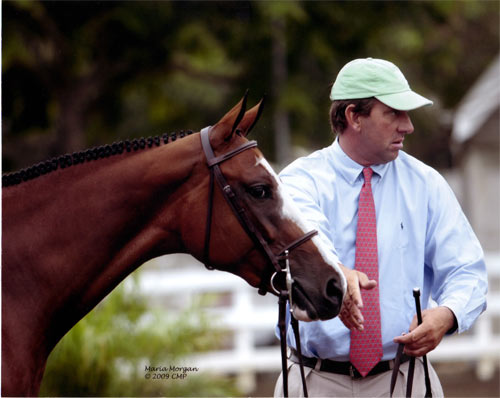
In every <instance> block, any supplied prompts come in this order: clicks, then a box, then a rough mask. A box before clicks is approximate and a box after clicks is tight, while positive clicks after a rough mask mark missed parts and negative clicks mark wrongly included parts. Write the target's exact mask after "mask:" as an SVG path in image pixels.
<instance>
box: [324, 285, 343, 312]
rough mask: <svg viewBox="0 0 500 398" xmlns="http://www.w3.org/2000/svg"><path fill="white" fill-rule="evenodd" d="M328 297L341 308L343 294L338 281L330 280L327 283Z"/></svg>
mask: <svg viewBox="0 0 500 398" xmlns="http://www.w3.org/2000/svg"><path fill="white" fill-rule="evenodd" d="M326 296H327V297H328V298H329V299H330V300H331V301H333V302H334V303H335V304H336V305H338V306H340V304H341V303H342V297H343V292H342V289H341V287H340V282H339V281H337V280H336V279H330V280H329V281H328V282H327V283H326Z"/></svg>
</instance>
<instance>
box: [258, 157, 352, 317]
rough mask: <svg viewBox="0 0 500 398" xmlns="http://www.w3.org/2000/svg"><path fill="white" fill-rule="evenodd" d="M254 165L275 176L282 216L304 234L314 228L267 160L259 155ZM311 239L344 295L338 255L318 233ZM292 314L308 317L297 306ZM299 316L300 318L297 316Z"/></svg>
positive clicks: (344, 290) (344, 282)
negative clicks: (308, 223) (337, 276)
mask: <svg viewBox="0 0 500 398" xmlns="http://www.w3.org/2000/svg"><path fill="white" fill-rule="evenodd" d="M256 165H257V166H259V165H260V166H262V167H264V168H265V169H266V170H267V171H268V172H269V174H271V175H272V176H273V177H274V178H275V180H276V183H277V185H278V195H280V197H281V199H282V203H283V207H282V209H281V211H282V213H283V216H284V217H285V218H288V219H289V220H291V221H293V222H294V223H295V224H297V225H298V226H299V228H301V229H302V232H303V233H304V234H305V233H307V232H309V231H311V230H312V229H314V228H312V227H309V226H308V225H307V221H306V220H305V219H304V218H303V217H302V215H301V213H300V210H299V208H298V206H297V205H296V204H295V202H294V201H293V200H292V198H291V197H290V196H289V195H288V194H287V193H286V192H285V190H284V188H283V184H282V183H281V181H280V179H279V177H278V175H277V174H276V173H275V172H274V170H273V168H272V167H271V165H270V164H269V163H268V161H267V160H266V159H265V158H263V157H261V158H258V159H257V164H256ZM311 240H312V242H313V243H314V244H315V246H316V248H317V249H318V251H319V253H320V254H321V256H322V257H323V260H324V261H325V262H326V263H327V264H330V265H331V266H332V267H333V268H334V269H335V271H336V272H337V274H339V276H340V279H341V284H342V291H343V294H344V295H345V292H346V289H347V282H346V280H345V277H344V273H343V272H342V270H341V269H340V267H339V264H340V261H339V259H338V257H337V256H336V255H335V254H334V253H332V252H331V251H330V250H327V248H326V247H325V244H324V243H323V241H322V240H321V238H320V237H319V236H318V235H315V236H313V238H312V239H311ZM294 316H295V318H297V319H299V320H303V319H302V317H305V318H307V319H308V317H307V314H306V313H305V311H302V310H300V309H298V308H296V309H295V310H294ZM299 316H300V317H301V318H299Z"/></svg>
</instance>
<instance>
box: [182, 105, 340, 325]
mask: <svg viewBox="0 0 500 398" xmlns="http://www.w3.org/2000/svg"><path fill="white" fill-rule="evenodd" d="M245 103H246V97H245V98H243V99H242V100H241V101H240V103H239V104H238V105H236V106H235V107H234V108H233V109H232V110H231V111H229V112H228V113H227V114H226V115H225V116H224V117H223V118H222V119H221V120H220V121H219V122H218V123H217V124H216V125H214V126H212V127H211V128H209V129H206V131H204V132H203V133H202V136H203V135H206V138H205V143H204V144H203V146H204V149H205V151H207V150H208V152H211V150H213V153H211V154H209V153H207V154H206V156H207V158H208V159H207V161H204V162H203V166H202V167H203V168H204V169H205V175H206V177H205V178H204V181H203V183H200V184H199V190H200V191H199V192H198V193H199V195H206V196H205V197H201V198H200V197H198V200H199V203H204V202H205V201H207V203H208V206H205V209H203V207H204V206H203V205H201V204H200V206H201V207H200V215H199V217H197V225H196V226H194V225H193V226H192V227H193V228H191V231H193V229H196V230H197V233H196V235H197V236H198V237H199V238H200V239H196V240H197V241H198V247H197V248H192V249H194V250H191V251H192V252H193V253H196V254H197V257H198V258H199V259H200V260H201V261H203V262H205V264H206V265H207V266H208V267H211V268H212V267H213V268H217V269H220V270H225V271H229V272H231V273H234V274H236V275H238V276H240V277H242V278H243V279H245V280H246V281H247V282H248V283H249V284H250V285H252V286H256V287H257V286H260V288H261V292H265V291H266V290H267V291H270V292H273V291H275V290H276V289H278V290H281V289H285V283H286V282H285V278H284V275H279V276H278V277H276V278H274V279H273V281H271V276H272V274H273V273H274V271H275V267H276V264H277V261H278V257H280V258H281V261H280V265H282V266H284V265H283V261H284V260H283V254H284V249H286V248H288V249H289V255H288V259H289V265H290V270H291V275H292V277H293V280H294V283H293V285H292V286H293V295H292V297H293V306H294V315H295V317H296V318H298V319H300V320H306V321H309V320H316V319H330V318H332V317H334V316H336V315H337V314H338V313H339V310H340V306H341V303H342V298H343V295H344V292H345V286H346V283H345V279H344V276H343V274H342V272H341V270H340V268H339V266H338V260H337V258H336V257H335V256H334V255H333V254H331V251H329V250H328V249H327V248H325V247H324V244H323V243H322V241H321V240H320V239H319V238H318V237H317V236H314V237H312V238H309V235H307V236H306V234H307V233H308V232H310V231H311V229H312V228H311V227H310V226H307V225H306V222H305V221H304V220H303V218H302V217H301V214H300V210H299V209H298V208H297V207H296V206H295V205H294V203H293V201H292V200H291V198H289V197H288V196H287V195H286V194H285V193H284V191H283V188H282V186H281V183H280V180H279V178H278V176H277V175H276V173H275V172H274V171H273V169H272V168H271V166H270V165H269V163H268V162H267V161H266V159H265V158H264V156H263V155H262V153H261V152H260V151H259V150H258V149H257V148H256V147H255V146H252V145H251V144H249V141H248V140H247V139H246V135H247V134H248V132H249V131H250V130H251V128H252V127H253V125H254V124H255V122H256V121H257V119H258V117H259V115H260V112H261V109H262V103H259V104H258V105H257V106H255V107H254V108H252V109H250V110H249V111H247V112H246V113H245ZM202 141H203V138H202ZM207 147H210V148H209V149H207ZM228 155H229V156H228ZM207 163H208V164H207ZM214 165H216V167H220V169H219V170H220V172H221V174H222V175H223V180H224V181H223V182H222V183H220V184H218V183H217V182H214V181H213V180H215V181H217V175H216V174H217V173H215V177H214V176H212V177H209V175H208V173H207V170H208V169H209V168H213V167H214ZM212 172H213V171H212ZM225 185H228V186H229V187H230V188H228V187H227V186H226V188H224V186H225ZM224 190H226V191H230V192H227V194H226V198H224V194H223V191H224ZM228 196H229V197H230V196H233V199H232V200H231V199H228ZM200 199H201V201H200ZM237 214H240V215H237ZM245 224H246V225H245ZM207 226H208V227H207ZM203 234H204V235H203ZM302 238H303V239H302ZM200 242H202V243H201V245H200ZM294 243H295V244H294ZM202 245H204V247H202ZM280 255H281V256H280ZM273 262H274V265H273ZM276 285H278V286H276Z"/></svg>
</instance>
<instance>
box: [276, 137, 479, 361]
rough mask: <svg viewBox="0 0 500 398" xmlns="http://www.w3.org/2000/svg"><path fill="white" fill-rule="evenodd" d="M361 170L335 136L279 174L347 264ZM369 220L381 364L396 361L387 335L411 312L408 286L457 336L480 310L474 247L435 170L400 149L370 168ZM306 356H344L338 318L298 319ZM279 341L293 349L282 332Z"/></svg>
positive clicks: (344, 332)
mask: <svg viewBox="0 0 500 398" xmlns="http://www.w3.org/2000/svg"><path fill="white" fill-rule="evenodd" d="M362 169H363V166H361V165H359V164H357V163H356V162H354V161H353V160H352V159H351V158H349V157H348V156H347V155H346V154H345V153H344V152H343V150H342V148H341V147H340V145H339V143H338V140H335V141H334V143H333V144H332V145H331V146H329V147H327V148H324V149H321V150H318V151H316V152H314V153H312V154H311V155H309V156H307V157H303V158H299V159H297V160H296V161H294V162H292V163H291V164H290V165H289V166H287V167H286V168H285V169H284V170H283V171H282V172H281V173H280V177H281V180H282V182H283V183H284V185H285V189H286V191H287V192H288V193H289V194H290V195H291V196H292V198H293V199H294V201H295V202H296V203H297V204H298V206H299V208H300V209H301V211H302V214H303V215H304V217H305V218H306V219H307V220H308V221H309V222H310V223H311V224H312V225H311V227H313V228H316V229H317V230H318V231H319V235H320V237H321V238H322V239H323V240H324V241H325V242H326V243H327V247H330V248H331V250H332V251H333V252H334V253H335V254H336V255H337V257H338V258H339V259H340V261H341V262H342V263H343V264H344V265H345V266H346V267H348V268H351V269H352V268H354V258H355V237H356V225H357V220H358V217H357V213H358V198H359V192H360V190H361V186H362V185H363V174H362ZM372 169H373V171H374V174H373V177H372V190H373V196H374V201H375V209H376V216H377V239H378V259H379V287H380V306H381V322H382V344H383V350H384V355H383V357H382V360H388V359H393V358H394V357H395V356H396V350H397V345H396V344H395V343H394V342H393V338H394V337H396V336H399V335H401V333H403V332H407V331H408V328H409V326H410V323H411V321H412V319H413V316H414V315H415V301H414V298H413V294H412V291H413V288H415V287H419V288H420V290H421V293H422V295H421V303H422V309H425V308H428V306H429V299H430V298H431V297H432V299H433V300H434V301H435V302H436V303H437V304H438V305H442V306H446V307H448V308H450V309H451V310H452V311H453V313H454V314H455V317H456V319H457V322H458V331H459V332H462V331H465V330H467V329H468V328H469V327H470V326H471V325H472V324H473V322H474V321H475V320H476V318H477V317H478V316H479V315H480V314H481V312H483V311H484V310H485V309H486V293H487V276H486V267H485V263H484V259H483V251H482V249H481V246H480V244H479V242H478V240H477V238H476V236H475V234H474V232H473V231H472V228H471V226H470V224H469V222H468V221H467V219H466V217H465V215H464V214H463V212H462V210H461V208H460V205H459V204H458V201H457V199H456V198H455V195H454V194H453V192H452V190H451V188H450V187H449V185H448V184H447V183H446V181H445V180H444V178H443V177H442V176H441V175H440V174H439V173H438V172H437V171H435V170H434V169H432V168H431V167H429V166H427V165H425V164H424V163H422V162H420V161H419V160H417V159H415V158H414V157H412V156H410V155H408V154H406V153H405V152H403V151H400V152H399V156H398V157H397V158H396V160H394V161H391V162H389V163H386V164H381V165H374V166H372ZM300 330H301V333H300V334H301V343H302V351H303V354H304V355H305V356H308V357H319V358H323V359H326V358H328V359H332V360H337V361H348V360H349V344H350V332H349V330H348V329H347V328H346V327H345V326H344V324H343V323H342V322H341V321H340V320H339V319H338V318H335V319H332V320H329V321H317V322H310V323H306V322H301V323H300ZM288 344H289V345H291V346H293V347H295V342H294V338H293V333H292V330H291V327H290V326H289V328H288Z"/></svg>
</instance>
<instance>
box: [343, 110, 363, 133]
mask: <svg viewBox="0 0 500 398" xmlns="http://www.w3.org/2000/svg"><path fill="white" fill-rule="evenodd" d="M355 108H356V105H354V104H349V105H347V107H346V108H345V120H346V121H347V127H350V128H352V129H354V130H355V131H360V130H361V121H360V114H359V113H358V112H354V109H355Z"/></svg>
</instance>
